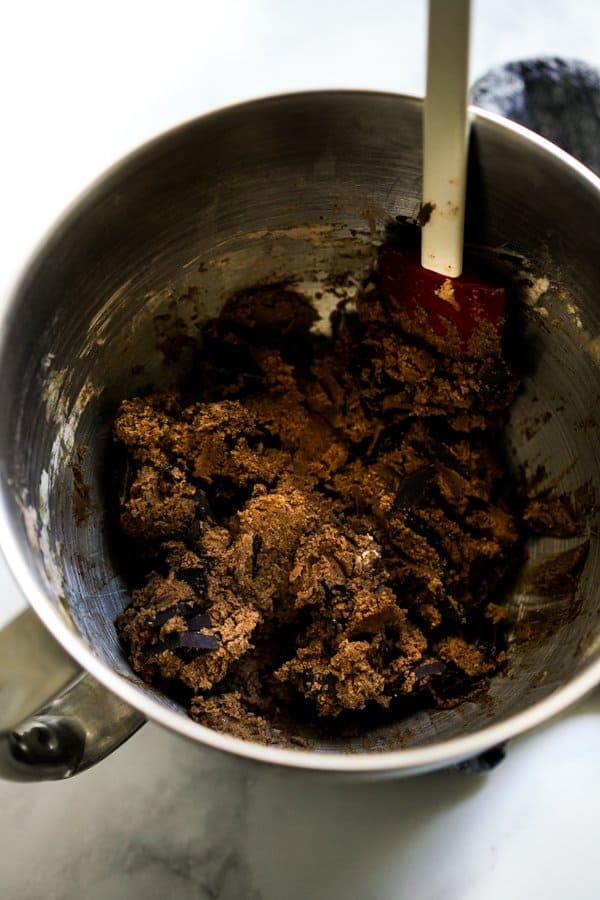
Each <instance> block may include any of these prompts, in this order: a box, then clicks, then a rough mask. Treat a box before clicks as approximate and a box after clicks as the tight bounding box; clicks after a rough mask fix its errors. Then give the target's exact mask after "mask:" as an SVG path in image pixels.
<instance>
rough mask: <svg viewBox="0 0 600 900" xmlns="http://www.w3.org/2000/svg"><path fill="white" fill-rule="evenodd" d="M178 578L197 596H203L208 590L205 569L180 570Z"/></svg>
mask: <svg viewBox="0 0 600 900" xmlns="http://www.w3.org/2000/svg"><path fill="white" fill-rule="evenodd" d="M177 578H178V579H179V580H180V581H185V583H186V584H188V585H189V586H190V587H191V589H192V590H193V592H194V593H195V594H199V595H200V596H203V595H204V594H205V593H206V591H207V588H208V575H207V572H206V569H205V568H200V567H199V566H190V567H188V568H187V569H179V570H178V572H177Z"/></svg>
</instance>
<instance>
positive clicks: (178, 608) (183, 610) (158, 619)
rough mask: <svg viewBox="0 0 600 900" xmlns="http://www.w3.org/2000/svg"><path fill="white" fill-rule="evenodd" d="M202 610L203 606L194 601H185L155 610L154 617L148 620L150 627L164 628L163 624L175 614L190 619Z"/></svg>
mask: <svg viewBox="0 0 600 900" xmlns="http://www.w3.org/2000/svg"><path fill="white" fill-rule="evenodd" d="M201 612H202V609H201V607H199V606H197V605H196V604H194V603H186V602H185V601H183V602H181V603H176V604H174V606H169V607H167V609H161V610H159V611H158V612H155V613H154V615H153V616H152V618H151V619H149V620H148V625H149V626H150V628H162V626H163V625H164V624H165V623H166V622H168V621H169V619H172V618H173V617H174V616H182V617H183V618H184V619H188V620H189V619H190V617H191V616H195V615H197V614H198V613H201ZM190 627H191V626H190ZM208 627H210V626H208Z"/></svg>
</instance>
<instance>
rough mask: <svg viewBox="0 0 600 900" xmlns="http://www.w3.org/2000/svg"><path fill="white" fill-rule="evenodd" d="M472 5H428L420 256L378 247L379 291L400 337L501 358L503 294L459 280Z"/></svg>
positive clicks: (466, 277) (456, 1)
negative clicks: (405, 333) (405, 334)
mask: <svg viewBox="0 0 600 900" xmlns="http://www.w3.org/2000/svg"><path fill="white" fill-rule="evenodd" d="M469 19H470V0H430V2H429V40H428V50H427V96H426V99H425V108H424V127H423V202H422V207H421V216H420V218H421V223H422V229H421V256H420V260H419V256H418V253H417V252H416V251H415V250H410V249H396V248H394V249H392V248H391V247H384V248H383V249H382V250H381V253H380V259H379V269H380V277H381V287H382V290H383V293H384V296H385V297H386V300H387V302H388V306H389V308H390V312H391V313H392V315H393V317H394V318H395V319H396V320H397V321H398V323H399V324H400V325H401V327H403V328H404V329H405V330H406V331H408V332H410V333H411V334H416V335H417V336H419V337H422V338H423V339H424V340H426V341H427V342H428V343H430V344H432V345H433V346H434V347H435V348H436V349H438V350H439V351H440V352H442V353H446V354H448V355H450V356H460V355H467V356H480V355H484V356H488V355H492V354H496V353H499V352H500V342H501V338H502V330H503V326H504V314H505V299H506V298H505V294H504V290H503V289H502V288H499V287H494V286H493V285H491V284H488V283H487V282H486V281H485V280H484V279H482V278H481V277H479V276H477V275H476V274H474V273H472V272H468V271H466V272H464V273H462V265H463V244H464V218H465V197H466V182H467V148H468V115H467V85H468V71H469Z"/></svg>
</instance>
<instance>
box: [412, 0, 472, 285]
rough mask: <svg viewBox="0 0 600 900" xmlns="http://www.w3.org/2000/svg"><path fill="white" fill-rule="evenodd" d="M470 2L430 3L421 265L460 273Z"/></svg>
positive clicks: (441, 0) (437, 0)
mask: <svg viewBox="0 0 600 900" xmlns="http://www.w3.org/2000/svg"><path fill="white" fill-rule="evenodd" d="M469 27H470V0H429V40H428V51H427V96H426V98H425V114H424V127H423V206H424V208H425V210H431V212H430V217H429V221H428V222H427V223H426V224H425V225H424V226H423V232H422V239H421V265H422V266H423V267H424V268H425V269H431V270H432V271H434V272H439V273H440V274H442V275H448V276H449V277H451V278H455V277H457V276H458V275H460V273H461V272H462V257H463V242H464V220H465V194H466V176H467V140H468V133H467V129H468V120H467V88H468V76H469Z"/></svg>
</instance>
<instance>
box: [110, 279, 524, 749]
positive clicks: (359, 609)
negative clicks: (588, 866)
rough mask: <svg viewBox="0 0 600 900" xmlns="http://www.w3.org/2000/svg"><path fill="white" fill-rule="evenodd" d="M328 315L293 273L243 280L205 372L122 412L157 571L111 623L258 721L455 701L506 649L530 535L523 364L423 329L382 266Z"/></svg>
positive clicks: (260, 737)
mask: <svg viewBox="0 0 600 900" xmlns="http://www.w3.org/2000/svg"><path fill="white" fill-rule="evenodd" d="M316 319H317V314H316V313H315V311H314V309H313V308H312V306H311V305H310V304H309V302H308V301H307V300H306V299H304V298H303V297H302V296H300V295H299V294H297V293H296V292H295V291H293V290H292V289H291V288H290V287H288V286H286V285H271V286H268V287H262V288H257V289H256V290H249V291H245V292H243V293H241V294H238V295H236V296H235V297H233V298H231V299H230V300H229V301H228V302H227V304H226V305H225V307H224V309H223V311H222V313H221V315H220V316H219V318H218V319H216V320H212V321H211V322H209V323H208V325H207V326H206V327H205V329H204V335H203V349H202V352H201V354H200V362H199V364H198V372H197V377H196V378H195V381H194V386H193V387H189V386H188V388H187V390H186V391H181V392H175V391H167V392H162V393H153V394H150V395H149V396H145V397H134V398H133V399H130V400H126V401H125V402H124V403H122V405H121V407H120V409H119V411H118V415H117V417H116V421H115V426H114V434H115V439H116V441H117V442H118V443H119V444H120V445H122V447H123V448H124V450H125V456H126V458H127V464H126V472H127V478H126V484H125V489H124V494H123V496H122V503H121V508H120V527H121V531H122V535H124V536H125V537H126V538H127V540H128V541H129V542H130V544H131V548H132V552H133V554H134V556H135V557H136V559H137V560H138V563H140V564H141V566H142V569H143V572H144V575H143V579H142V580H141V582H140V583H139V585H138V587H136V588H135V589H134V590H133V593H132V602H131V605H130V606H129V608H128V609H126V610H125V611H124V612H123V613H122V614H121V615H120V616H119V617H118V620H117V628H118V633H119V636H120V638H121V641H122V643H123V645H124V647H125V648H126V651H127V653H128V657H129V660H130V662H131V665H132V667H133V668H134V670H135V671H136V672H137V673H138V674H139V675H140V676H141V677H142V678H143V679H144V680H146V681H147V682H149V683H152V684H154V685H156V686H158V687H159V688H161V689H163V690H165V691H166V692H168V693H170V694H172V695H173V696H175V697H177V698H178V699H183V700H184V702H185V703H186V704H187V706H188V707H189V710H190V714H191V716H192V717H193V718H194V719H195V720H196V721H198V722H201V723H202V724H204V725H207V726H209V727H211V728H215V729H218V730H221V731H226V732H229V733H231V734H234V735H237V736H240V737H245V738H248V739H250V740H257V741H267V742H270V741H277V740H283V739H284V738H288V739H289V737H290V736H292V737H293V736H294V734H299V733H301V731H302V724H303V723H307V722H312V723H313V724H314V723H315V722H316V723H321V725H322V726H327V727H329V728H330V729H332V730H334V731H335V729H336V728H342V727H347V723H348V722H349V721H351V722H352V723H353V726H354V727H357V728H360V727H361V723H362V724H364V725H365V726H366V724H367V723H368V722H369V721H370V717H372V716H373V715H374V714H383V715H387V716H390V717H398V716H399V715H401V713H402V710H403V709H405V708H406V706H407V704H409V703H410V704H411V708H414V704H415V703H417V704H421V705H423V706H426V705H432V704H434V705H437V706H450V705H453V704H455V703H457V702H460V701H461V700H463V699H464V698H465V697H466V696H469V695H471V694H472V693H473V691H474V690H476V689H478V688H481V687H482V686H483V685H485V683H486V679H487V678H488V676H489V675H490V674H492V673H494V672H496V671H497V670H498V669H499V667H500V666H502V664H503V662H504V660H505V653H504V649H503V619H504V610H503V608H502V607H501V606H500V605H499V604H498V601H499V599H501V597H502V584H503V581H504V580H505V579H506V578H507V577H509V576H510V574H511V572H512V571H513V569H514V566H515V563H516V561H518V560H519V559H520V553H521V550H520V546H521V542H520V524H519V515H518V508H519V504H518V503H517V502H516V500H515V498H514V496H513V489H512V487H511V483H510V480H509V479H508V478H507V475H506V472H505V470H504V467H503V464H502V461H501V459H500V457H499V455H498V453H497V450H496V448H497V447H498V445H499V432H500V430H501V428H502V426H503V423H504V419H505V413H506V410H507V408H508V406H509V404H510V402H511V400H512V398H513V396H514V394H515V392H516V389H517V386H518V382H517V380H516V379H515V377H514V376H513V374H512V373H511V371H510V370H509V367H508V365H507V363H506V362H505V361H504V360H503V359H501V358H498V357H497V356H493V357H489V358H480V359H450V358H446V357H444V356H442V355H440V354H438V353H436V352H435V351H433V350H431V349H429V348H428V347H427V346H425V345H423V344H418V343H415V342H414V341H413V342H411V339H409V338H408V337H407V336H406V335H405V334H403V333H402V332H401V331H400V330H399V328H398V327H396V325H395V323H394V319H393V315H392V314H391V313H390V312H389V311H388V309H387V308H386V304H385V301H384V300H383V298H382V297H381V296H380V293H379V290H378V287H377V283H376V281H375V280H372V281H370V282H369V283H368V284H367V285H366V287H365V288H364V290H363V291H362V292H361V294H360V296H359V297H358V299H357V301H356V304H355V306H354V307H353V308H350V307H349V306H348V305H344V304H341V305H340V307H339V308H338V309H337V310H336V312H335V313H334V315H333V317H332V323H331V325H332V333H331V336H330V337H324V336H323V335H322V334H318V333H317V332H316V331H315V330H314V329H313V328H312V326H313V325H314V324H315V321H316ZM294 723H295V724H294Z"/></svg>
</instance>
